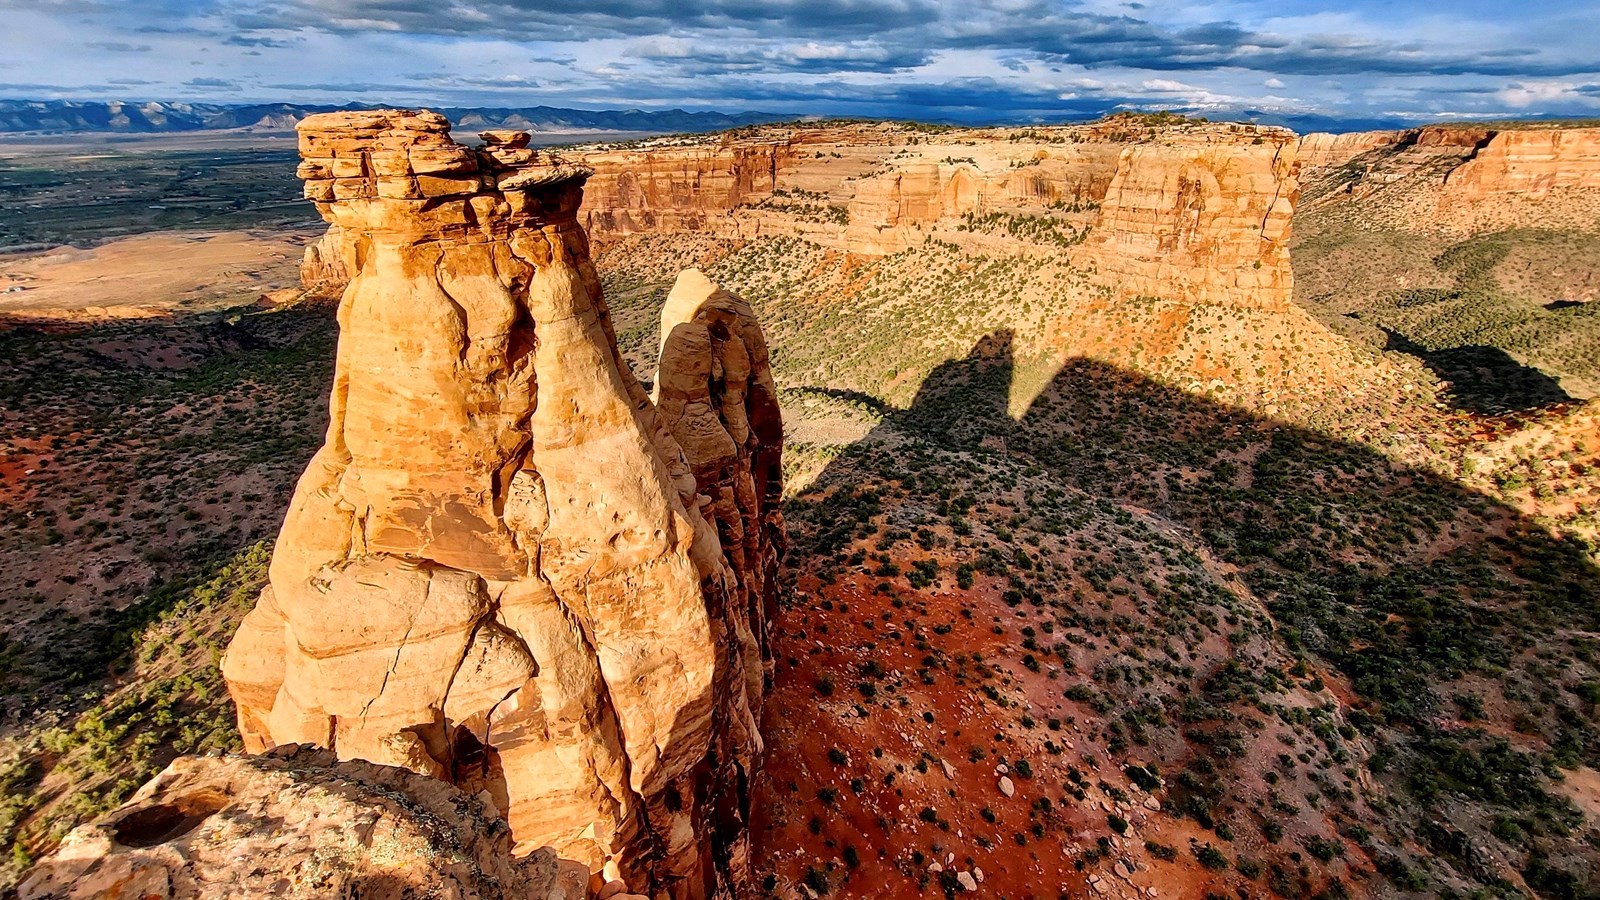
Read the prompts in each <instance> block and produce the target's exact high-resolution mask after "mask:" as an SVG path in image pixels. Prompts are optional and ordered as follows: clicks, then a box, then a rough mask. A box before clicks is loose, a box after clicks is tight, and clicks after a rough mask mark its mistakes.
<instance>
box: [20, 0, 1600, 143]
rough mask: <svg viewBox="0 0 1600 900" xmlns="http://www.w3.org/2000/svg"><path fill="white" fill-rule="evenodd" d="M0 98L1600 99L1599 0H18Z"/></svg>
mask: <svg viewBox="0 0 1600 900" xmlns="http://www.w3.org/2000/svg"><path fill="white" fill-rule="evenodd" d="M0 22H4V28H3V29H0V96H6V97H27V98H35V99H54V98H79V99H111V98H117V99H141V100H142V99H156V100H191V101H211V102H243V101H267V100H289V101H296V102H315V103H340V102H361V103H397V104H398V103H406V104H432V105H438V106H462V105H484V106H529V105H536V104H541V103H543V104H549V105H554V106H578V107H587V108H600V107H639V108H645V109H649V108H657V107H660V108H666V107H683V108H688V109H705V108H715V109H723V110H767V111H773V112H780V113H818V114H829V115H863V116H877V115H883V116H911V117H922V118H928V119H958V120H960V119H965V120H1019V121H1026V120H1030V119H1046V120H1049V119H1060V118H1069V117H1074V118H1081V117H1084V116H1087V115H1094V114H1098V113H1101V112H1105V111H1108V110H1113V109H1117V108H1145V109H1154V108H1183V109H1189V110H1195V111H1199V112H1201V113H1202V114H1203V113H1204V112H1206V111H1215V112H1217V113H1219V114H1228V113H1233V114H1237V113H1238V112H1239V111H1241V110H1261V111H1264V112H1266V113H1268V114H1272V115H1280V116H1329V117H1333V118H1340V119H1389V120H1396V121H1405V120H1417V121H1421V120H1430V121H1431V120H1446V119H1453V118H1471V117H1479V116H1506V115H1511V116H1532V115H1590V116H1600V39H1597V38H1600V0H1543V2H1541V0H1520V2H1516V0H1345V2H1327V0H1269V2H1257V0H1218V2H1208V0H1190V2H1176V0H1134V2H1114V0H973V2H958V0H680V2H676V3H650V2H643V0H576V2H567V3H563V2H559V0H272V2H266V0H0Z"/></svg>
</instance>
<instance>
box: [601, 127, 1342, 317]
mask: <svg viewBox="0 0 1600 900" xmlns="http://www.w3.org/2000/svg"><path fill="white" fill-rule="evenodd" d="M699 140H700V143H698V144H696V143H692V142H691V143H690V144H689V145H687V146H686V145H684V144H683V143H682V140H681V139H674V141H671V142H667V141H663V142H661V143H659V144H657V143H652V142H645V144H644V145H643V146H640V147H632V148H629V149H626V150H614V149H605V148H601V149H597V150H592V151H586V152H583V153H580V154H579V158H581V159H582V160H583V161H584V162H585V164H587V165H591V166H594V167H595V169H596V173H597V174H596V175H595V178H594V182H597V183H600V184H602V185H603V187H601V188H600V189H599V190H591V199H590V203H589V206H588V209H589V212H587V213H586V214H585V215H586V222H587V223H588V225H589V226H590V228H591V229H592V230H593V231H594V233H595V234H596V235H597V236H598V237H599V238H601V239H611V238H615V237H620V236H623V235H627V234H635V233H640V232H666V233H672V232H683V231H692V232H704V233H708V234H713V235H717V236H721V237H730V238H743V239H749V238H755V237H760V236H775V235H776V236H798V237H802V238H805V239H806V240H809V241H812V242H815V243H817V244H820V245H822V246H824V247H827V248H830V249H834V250H838V251H841V252H845V253H850V254H856V255H862V256H884V255H888V254H892V253H898V252H902V251H905V250H910V249H913V248H916V247H920V246H922V245H923V244H924V243H925V242H926V241H928V240H939V241H946V242H950V243H955V244H958V245H961V246H963V247H965V248H967V249H971V250H973V251H975V252H980V253H987V254H992V255H1010V254H1015V253H1030V254H1049V255H1065V256H1067V257H1068V258H1070V259H1071V260H1072V262H1073V263H1074V264H1076V265H1081V266H1083V267H1084V268H1086V269H1087V270H1089V271H1091V272H1092V273H1095V277H1097V278H1099V280H1100V281H1101V283H1103V284H1104V285H1105V286H1106V287H1107V288H1108V289H1110V290H1113V291H1114V292H1116V293H1118V294H1119V295H1148V296H1162V297H1168V298H1172V299H1182V300H1187V301H1191V302H1199V303H1222V304H1225V305H1233V306H1250V307H1261V306H1273V305H1279V304H1282V303H1286V302H1287V301H1288V293H1289V286H1290V282H1291V279H1292V276H1291V275H1290V273H1289V270H1288V265H1287V239H1288V230H1289V220H1290V218H1291V216H1292V214H1293V204H1294V199H1295V196H1296V193H1297V183H1296V182H1295V179H1294V168H1295V165H1294V164H1295V158H1296V149H1297V147H1296V142H1295V139H1294V138H1293V135H1291V134H1290V133H1289V132H1287V131H1285V130H1283V129H1275V128H1258V127H1255V126H1242V125H1207V124H1195V123H1186V124H1183V125H1181V126H1176V127H1162V128H1143V129H1141V128H1132V127H1130V126H1129V125H1127V123H1122V124H1116V123H1111V124H1097V125H1094V126H1071V127H1057V128H1043V129H968V130H951V131H938V132H935V133H933V134H927V133H924V132H922V131H919V130H917V129H913V128H907V127H904V126H893V125H871V126H869V125H846V126H832V127H824V128H809V129H808V128H768V129H762V130H761V131H759V132H757V133H755V134H754V135H752V136H744V137H740V136H735V135H724V136H718V137H715V138H706V139H699ZM1324 155H1326V154H1324Z"/></svg>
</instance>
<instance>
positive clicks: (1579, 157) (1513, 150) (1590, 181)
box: [1445, 128, 1600, 199]
mask: <svg viewBox="0 0 1600 900" xmlns="http://www.w3.org/2000/svg"><path fill="white" fill-rule="evenodd" d="M1445 185H1446V187H1447V188H1448V189H1450V190H1451V191H1453V192H1459V193H1464V194H1475V195H1478V196H1486V195H1491V194H1521V195H1525V196H1528V197H1532V198H1535V199H1537V198H1541V197H1543V196H1545V195H1546V194H1548V193H1549V192H1550V189H1551V188H1563V187H1564V188H1600V128H1567V129H1546V130H1539V131H1502V132H1500V133H1498V134H1495V135H1494V136H1493V137H1491V138H1490V139H1489V140H1488V142H1487V143H1486V144H1484V145H1483V146H1482V148H1480V149H1479V150H1478V152H1477V153H1476V154H1475V155H1474V156H1473V157H1472V158H1471V159H1469V160H1467V161H1466V162H1465V163H1463V164H1462V165H1461V167H1460V168H1458V169H1456V170H1455V171H1453V172H1451V173H1450V174H1449V175H1447V176H1446V177H1445Z"/></svg>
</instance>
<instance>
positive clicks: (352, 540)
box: [223, 110, 785, 900]
mask: <svg viewBox="0 0 1600 900" xmlns="http://www.w3.org/2000/svg"><path fill="white" fill-rule="evenodd" d="M299 131H300V152H301V156H302V163H301V166H300V169H299V174H300V176H301V177H302V178H303V179H304V180H305V193H306V196H307V197H308V198H309V199H311V200H313V201H315V202H316V204H317V208H318V211H319V212H320V213H321V215H322V217H323V218H324V219H326V220H327V221H328V222H329V224H330V228H329V234H328V237H327V238H325V239H324V240H323V242H322V243H320V244H319V245H317V247H316V248H314V250H313V251H308V254H307V270H308V271H309V272H311V273H312V274H314V275H315V276H316V277H317V278H318V279H319V280H326V279H328V278H331V277H333V275H334V273H336V272H338V271H344V272H347V273H348V274H349V277H350V281H349V284H348V286H347V287H346V289H345V291H344V294H343V296H342V298H341V300H340V307H339V317H338V318H339V326H340V340H339V352H338V359H337V363H336V372H335V380H334V385H335V386H334V403H333V405H334V407H335V408H334V410H333V415H332V417H331V418H332V424H331V425H330V427H329V431H328V439H327V443H326V444H325V445H324V447H323V448H322V450H321V451H319V452H318V453H317V455H316V456H315V457H314V458H313V460H312V462H311V464H310V465H309V466H308V467H307V470H306V472H305V474H304V475H303V476H302V478H301V480H300V484H299V486H298V487H297V489H296V492H295V496H294V499H293V501H292V502H291V504H290V508H289V512H288V514H287V516H286V517H285V521H284V525H283V530H282V533H281V534H280V536H279V540H278V544H277V549H276V551H275V553H274V558H273V563H272V568H271V573H270V576H271V577H270V584H269V586H268V587H267V588H266V589H265V590H264V591H263V593H262V597H261V600H260V602H259V603H258V604H257V606H256V608H255V610H253V611H252V612H251V613H250V615H249V616H247V617H246V620H245V622H244V623H243V624H242V625H241V627H240V629H239V632H238V634H237V636H236V637H235V638H234V641H233V643H232V644H231V645H230V647H229V649H228V653H227V655H226V658H225V659H224V662H223V671H224V675H225V676H226V678H227V680H228V685H229V689H230V691H231V692H232V694H233V696H234V699H235V701H236V703H237V705H238V709H239V727H240V730H241V732H242V733H243V735H244V739H245V743H246V747H247V749H250V750H251V751H254V752H261V751H263V750H267V749H269V748H272V747H274V746H279V745H284V744H288V743H314V744H319V745H321V746H324V747H336V748H337V751H336V752H337V753H338V755H339V756H340V757H341V758H343V759H364V760H367V761H371V762H377V763H384V764H389V765H398V766H403V767H406V768H409V769H412V770H413V771H417V772H420V773H424V774H428V775H434V776H436V777H441V778H445V779H448V780H452V781H454V782H455V783H456V784H458V785H459V786H461V787H463V788H464V789H470V790H472V791H482V790H486V791H488V792H489V794H490V796H492V797H493V798H494V800H495V806H496V808H497V810H498V812H500V814H501V815H503V816H504V817H505V820H506V822H507V823H508V824H509V826H510V830H511V833H512V837H513V839H514V841H515V844H516V846H517V848H518V849H519V850H520V851H522V852H530V851H532V850H534V849H536V848H539V847H550V848H553V849H554V850H555V851H556V852H558V853H560V854H561V855H562V856H563V857H565V858H567V859H573V860H577V861H579V862H581V863H582V864H584V865H586V866H588V867H589V869H590V871H591V872H595V873H601V876H602V879H603V880H606V881H620V882H622V885H620V886H619V889H620V888H626V889H627V890H628V891H630V892H633V893H641V894H649V895H651V896H653V897H656V898H670V900H700V898H708V897H735V896H743V895H744V894H746V893H747V892H748V888H749V879H750V871H749V842H748V837H747V835H746V834H745V829H746V821H747V819H748V814H749V799H748V789H747V787H746V785H747V782H748V779H749V775H750V773H751V772H752V771H753V770H754V768H755V767H756V766H757V765H758V764H759V760H760V753H761V738H760V735H759V733H758V730H757V723H758V722H759V719H760V707H761V699H762V691H763V687H764V678H765V670H764V666H766V665H767V664H768V654H767V650H766V630H767V617H768V616H770V615H771V612H772V610H773V608H774V597H773V591H774V590H775V586H776V579H775V577H774V576H775V573H776V570H777V566H778V564H779V561H780V559H781V557H782V553H783V549H784V546H785V540H784V537H783V522H782V518H781V515H780V513H779V512H778V507H777V501H778V498H779V496H780V493H781V490H782V485H781V454H782V442H783V432H782V423H781V421H780V420H779V418H778V406H777V399H776V391H775V390H774V389H773V388H772V376H771V372H770V368H769V363H768V358H767V349H766V344H765V341H764V339H763V338H762V336H761V330H760V326H759V325H758V324H757V323H756V321H755V318H754V316H753V315H752V314H751V312H750V308H749V305H748V304H745V303H744V302H743V301H742V300H739V299H738V298H737V297H734V296H733V295H731V294H727V293H726V292H724V291H721V290H720V289H718V288H716V286H715V285H712V284H711V283H710V282H709V281H707V280H706V279H705V277H704V276H703V275H700V274H699V273H697V272H692V273H686V274H685V276H684V278H683V279H681V280H680V282H679V286H678V287H677V288H675V289H674V291H673V297H674V298H675V299H674V300H673V301H672V302H669V304H668V306H669V310H668V311H667V312H665V313H664V318H663V334H664V335H671V334H674V333H677V332H680V331H681V333H682V334H683V335H684V336H685V338H686V340H684V341H676V340H674V341H666V342H664V343H663V346H662V360H661V364H660V374H659V375H658V378H657V381H658V385H660V387H658V397H659V403H660V405H659V406H658V405H656V404H655V403H653V402H652V401H651V398H650V397H649V395H648V394H647V393H646V392H645V391H644V389H643V387H642V386H641V385H640V384H639V382H638V381H637V379H635V378H634V376H633V374H632V372H631V371H629V369H628V367H627V366H626V364H625V363H624V362H623V361H622V358H621V355H620V353H619V352H618V350H617V346H616V338H615V334H614V331H613V328H612V325H611V321H610V315H609V311H608V310H607V309H606V305H605V301H604V298H603V297H602V296H601V292H600V279H599V276H598V275H597V274H596V272H595V270H594V264H593V262H592V261H591V259H590V256H589V243H588V238H587V235H586V234H585V233H584V230H583V228H582V227H580V225H579V221H578V215H579V207H580V204H581V202H582V197H583V185H584V182H585V179H586V178H587V177H588V175H589V173H590V170H589V169H588V168H587V167H584V166H580V165H575V164H572V163H569V162H567V161H565V160H562V159H560V158H559V157H556V156H553V155H549V154H545V153H542V152H540V151H536V150H533V149H530V148H529V147H528V146H527V145H528V137H527V135H525V134H520V133H516V132H491V133H487V134H485V135H484V139H485V145H484V146H483V147H482V148H481V149H472V148H468V147H465V146H463V145H461V144H458V143H456V142H455V141H454V140H452V139H451V137H450V127H449V123H448V122H447V121H446V120H445V119H444V118H443V117H442V116H439V115H437V114H434V113H431V112H426V111H423V112H410V111H403V110H376V111H367V112H352V113H330V114H326V115H318V116H311V117H308V118H307V119H306V120H304V121H303V122H302V123H301V125H300V127H299ZM702 337H703V339H702ZM357 511H360V514H359V516H358V515H357ZM417 560H427V563H426V564H425V565H419V564H418V563H417ZM391 648H392V651H391Z"/></svg>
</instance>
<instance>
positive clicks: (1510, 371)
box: [1383, 328, 1573, 416]
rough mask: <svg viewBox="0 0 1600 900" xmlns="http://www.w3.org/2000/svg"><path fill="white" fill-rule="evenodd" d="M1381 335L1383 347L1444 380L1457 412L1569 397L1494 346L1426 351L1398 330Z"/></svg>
mask: <svg viewBox="0 0 1600 900" xmlns="http://www.w3.org/2000/svg"><path fill="white" fill-rule="evenodd" d="M1383 333H1384V336H1385V338H1386V341H1385V343H1384V347H1383V349H1385V350H1391V351H1394V352H1396V353H1404V354H1406V355H1407V356H1413V357H1416V358H1417V359H1418V360H1420V361H1421V362H1422V364H1423V365H1425V366H1427V367H1428V370H1429V371H1431V372H1433V374H1435V375H1437V376H1439V377H1440V378H1442V379H1444V380H1445V381H1448V382H1450V390H1449V392H1448V393H1447V395H1446V396H1448V397H1449V399H1450V400H1451V402H1453V403H1454V404H1455V405H1456V406H1457V408H1459V409H1463V410H1466V411H1468V412H1473V413H1478V414H1480V415H1491V416H1492V415H1501V414H1504V413H1508V412H1512V411H1515V410H1532V409H1538V408H1539V407H1543V406H1552V405H1554V404H1557V403H1566V402H1569V401H1571V400H1572V399H1573V398H1572V397H1571V396H1570V395H1569V394H1568V393H1567V392H1566V390H1565V389H1564V388H1562V387H1561V382H1560V381H1558V380H1557V379H1555V378H1552V377H1550V376H1549V375H1546V374H1545V373H1544V372H1541V371H1539V370H1538V369H1536V368H1534V367H1533V366H1528V365H1523V364H1522V363H1520V362H1517V360H1516V359H1515V358H1514V357H1512V356H1511V354H1509V353H1507V352H1506V351H1504V350H1502V349H1500V348H1499V347H1490V346H1487V345H1482V344H1474V345H1470V346H1465V347H1447V348H1444V349H1442V350H1429V349H1428V348H1426V347H1424V346H1422V345H1421V344H1418V343H1417V342H1415V341H1413V340H1411V339H1409V338H1407V337H1406V336H1405V335H1403V334H1401V333H1400V332H1398V331H1394V330H1392V329H1388V328H1384V329H1383Z"/></svg>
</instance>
